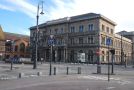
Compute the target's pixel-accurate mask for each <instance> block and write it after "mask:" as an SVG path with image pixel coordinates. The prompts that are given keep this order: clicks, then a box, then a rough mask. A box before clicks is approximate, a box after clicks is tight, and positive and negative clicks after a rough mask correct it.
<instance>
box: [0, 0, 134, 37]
mask: <svg viewBox="0 0 134 90" xmlns="http://www.w3.org/2000/svg"><path fill="white" fill-rule="evenodd" d="M40 1H41V0H0V25H1V26H2V28H3V30H4V31H6V32H13V33H20V34H27V35H29V27H31V26H34V25H36V13H37V5H38V3H39V2H40ZM43 1H44V13H45V14H44V15H43V16H41V15H40V19H39V23H44V22H45V21H48V20H52V19H57V18H63V17H67V16H74V15H79V14H84V13H89V12H94V13H99V14H102V15H104V16H106V17H108V18H110V19H111V20H113V21H114V22H116V23H117V26H116V28H115V32H118V31H121V30H126V31H134V11H133V8H134V5H133V3H134V1H133V0H43Z"/></svg>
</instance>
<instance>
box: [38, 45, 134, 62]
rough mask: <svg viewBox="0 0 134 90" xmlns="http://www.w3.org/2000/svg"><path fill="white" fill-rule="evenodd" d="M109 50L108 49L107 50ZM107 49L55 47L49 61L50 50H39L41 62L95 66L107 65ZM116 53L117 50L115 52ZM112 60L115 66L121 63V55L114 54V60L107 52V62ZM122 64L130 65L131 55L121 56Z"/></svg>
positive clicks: (48, 48)
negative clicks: (89, 64)
mask: <svg viewBox="0 0 134 90" xmlns="http://www.w3.org/2000/svg"><path fill="white" fill-rule="evenodd" d="M109 50H110V49H109ZM109 50H108V48H99V49H98V47H92V48H89V47H88V48H85V47H83V48H72V47H71V48H67V47H56V46H53V48H52V59H51V48H50V47H47V48H43V49H41V50H40V58H42V60H44V61H46V62H49V61H50V60H52V62H69V63H71V62H72V63H80V62H82V63H91V64H97V63H99V62H101V63H108V51H109ZM115 52H117V50H115ZM112 60H113V61H114V63H116V64H120V63H121V55H120V54H118V53H115V55H114V58H113V59H112V54H111V53H110V52H109V61H110V63H112ZM122 60H123V63H125V62H126V61H127V62H128V63H132V59H131V55H128V56H123V59H122Z"/></svg>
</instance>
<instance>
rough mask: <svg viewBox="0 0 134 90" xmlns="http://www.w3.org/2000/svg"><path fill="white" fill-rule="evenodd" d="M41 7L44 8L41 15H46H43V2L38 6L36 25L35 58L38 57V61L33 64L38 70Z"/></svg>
mask: <svg viewBox="0 0 134 90" xmlns="http://www.w3.org/2000/svg"><path fill="white" fill-rule="evenodd" d="M40 5H41V6H42V7H41V9H42V10H41V13H40V14H41V15H43V14H44V13H43V1H42V2H41V3H38V6H37V16H36V19H37V22H36V24H37V26H36V29H37V30H36V42H35V43H36V46H35V52H36V54H35V56H36V59H35V60H34V63H33V69H36V68H37V60H38V37H39V36H38V34H39V26H38V22H39V9H40Z"/></svg>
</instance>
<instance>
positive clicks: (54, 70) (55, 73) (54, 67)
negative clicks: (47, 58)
mask: <svg viewBox="0 0 134 90" xmlns="http://www.w3.org/2000/svg"><path fill="white" fill-rule="evenodd" d="M54 75H56V67H54Z"/></svg>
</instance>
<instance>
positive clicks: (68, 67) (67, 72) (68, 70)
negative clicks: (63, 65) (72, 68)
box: [67, 67, 69, 75]
mask: <svg viewBox="0 0 134 90" xmlns="http://www.w3.org/2000/svg"><path fill="white" fill-rule="evenodd" d="M68 74H69V67H67V75H68Z"/></svg>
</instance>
